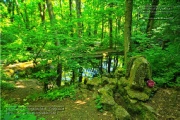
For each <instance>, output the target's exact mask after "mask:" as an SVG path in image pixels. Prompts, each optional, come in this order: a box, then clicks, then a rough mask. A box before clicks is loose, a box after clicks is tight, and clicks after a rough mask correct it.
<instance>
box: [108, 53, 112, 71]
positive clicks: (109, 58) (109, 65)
mask: <svg viewBox="0 0 180 120" xmlns="http://www.w3.org/2000/svg"><path fill="white" fill-rule="evenodd" d="M111 59H112V58H111V55H109V57H108V73H110V72H111Z"/></svg>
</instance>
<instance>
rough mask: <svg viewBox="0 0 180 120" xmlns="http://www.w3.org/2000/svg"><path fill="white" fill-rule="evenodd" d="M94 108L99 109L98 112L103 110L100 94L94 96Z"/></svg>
mask: <svg viewBox="0 0 180 120" xmlns="http://www.w3.org/2000/svg"><path fill="white" fill-rule="evenodd" d="M95 102H96V108H97V109H98V110H99V111H100V112H103V105H102V103H101V96H100V95H97V97H96V100H95Z"/></svg>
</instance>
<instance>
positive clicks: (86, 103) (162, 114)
mask: <svg viewBox="0 0 180 120" xmlns="http://www.w3.org/2000/svg"><path fill="white" fill-rule="evenodd" d="M34 93H42V86H40V84H38V82H37V81H35V80H29V81H19V82H17V83H16V89H14V90H11V91H7V90H5V91H4V90H3V91H2V97H3V98H5V99H6V100H8V101H10V102H13V103H19V104H23V103H24V102H23V99H24V98H26V96H28V95H30V94H34ZM79 94H80V93H79ZM86 95H87V96H86V97H84V98H79V99H76V100H72V99H69V98H66V99H64V100H62V101H59V100H55V101H46V100H38V101H30V102H29V106H28V107H29V109H30V110H33V109H36V110H37V111H35V112H36V113H37V116H42V117H44V118H46V119H47V120H114V116H113V115H112V113H110V112H107V111H104V112H102V113H101V112H99V111H97V109H96V108H95V106H96V104H95V101H94V100H93V98H92V95H93V92H92V91H88V90H87V91H86ZM179 101H180V91H178V90H177V89H173V88H166V89H163V88H160V89H159V90H158V91H157V92H156V94H155V95H154V96H153V98H152V99H151V100H150V101H148V102H147V103H146V104H148V105H150V106H152V107H153V108H154V109H155V110H156V111H157V117H158V120H180V103H179ZM40 109H41V110H40Z"/></svg>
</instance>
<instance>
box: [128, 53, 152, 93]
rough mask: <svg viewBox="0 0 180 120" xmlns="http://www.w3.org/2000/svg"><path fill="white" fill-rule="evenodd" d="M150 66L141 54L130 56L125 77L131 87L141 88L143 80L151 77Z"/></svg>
mask: <svg viewBox="0 0 180 120" xmlns="http://www.w3.org/2000/svg"><path fill="white" fill-rule="evenodd" d="M151 77H152V74H151V68H150V64H149V62H148V61H147V60H146V59H145V58H144V57H143V56H135V57H132V58H131V59H130V61H129V63H128V66H127V71H126V78H127V79H128V80H129V82H130V85H131V87H132V88H133V89H137V90H143V89H144V86H145V85H146V84H145V80H148V79H151Z"/></svg>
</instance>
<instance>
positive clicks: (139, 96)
mask: <svg viewBox="0 0 180 120" xmlns="http://www.w3.org/2000/svg"><path fill="white" fill-rule="evenodd" d="M125 89H126V92H127V94H128V96H129V97H130V98H131V99H136V100H140V101H146V100H148V99H149V96H148V95H147V94H146V93H144V92H141V91H138V90H134V89H131V88H129V86H127V87H125Z"/></svg>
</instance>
